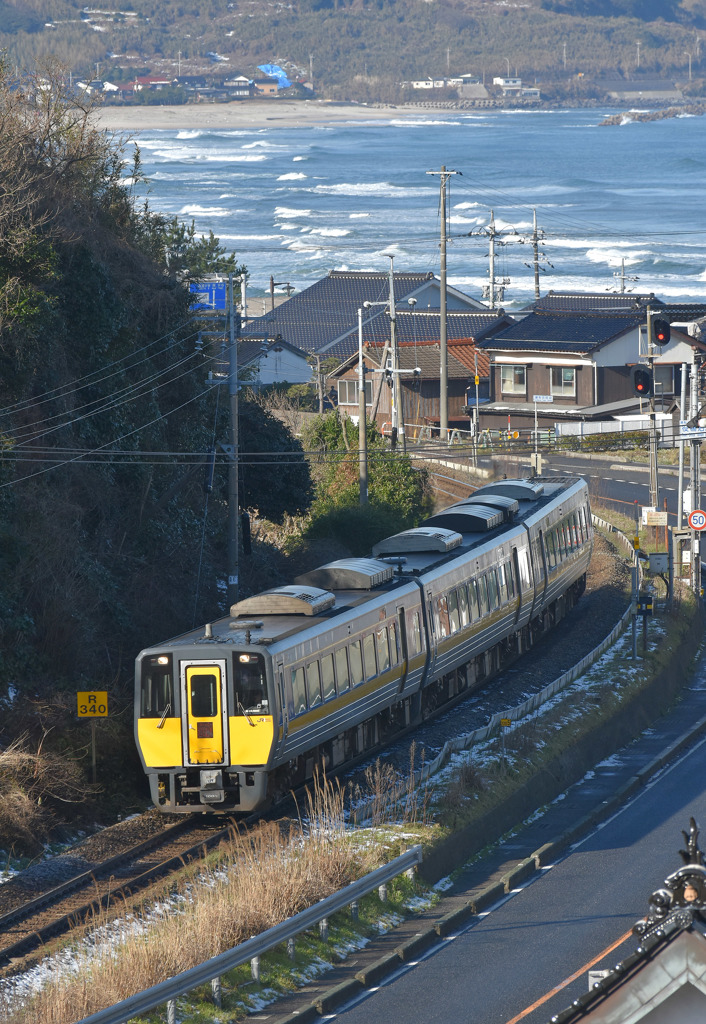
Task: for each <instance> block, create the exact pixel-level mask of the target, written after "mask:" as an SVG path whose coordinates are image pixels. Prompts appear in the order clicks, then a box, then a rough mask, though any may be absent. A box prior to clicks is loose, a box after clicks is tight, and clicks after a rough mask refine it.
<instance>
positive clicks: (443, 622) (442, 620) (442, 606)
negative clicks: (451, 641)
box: [436, 597, 451, 637]
mask: <svg viewBox="0 0 706 1024" xmlns="http://www.w3.org/2000/svg"><path fill="white" fill-rule="evenodd" d="M436 612H437V615H436V618H437V624H438V629H439V636H440V637H445V636H448V635H449V633H450V632H451V629H450V627H449V605H448V601H447V600H446V598H445V597H440V598H439V599H438V600H437V602H436Z"/></svg>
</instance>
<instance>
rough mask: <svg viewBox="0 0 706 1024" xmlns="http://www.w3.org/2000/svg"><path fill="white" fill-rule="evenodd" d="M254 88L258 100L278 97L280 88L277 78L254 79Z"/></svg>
mask: <svg viewBox="0 0 706 1024" xmlns="http://www.w3.org/2000/svg"><path fill="white" fill-rule="evenodd" d="M252 87H253V94H254V95H255V96H257V97H258V98H262V97H270V96H276V95H277V90H278V88H279V86H278V84H277V80H276V79H275V78H253V80H252Z"/></svg>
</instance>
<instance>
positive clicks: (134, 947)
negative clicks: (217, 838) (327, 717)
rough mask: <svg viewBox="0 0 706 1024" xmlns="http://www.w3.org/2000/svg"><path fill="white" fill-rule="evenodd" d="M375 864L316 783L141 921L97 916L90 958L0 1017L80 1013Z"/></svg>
mask: <svg viewBox="0 0 706 1024" xmlns="http://www.w3.org/2000/svg"><path fill="white" fill-rule="evenodd" d="M377 865H378V861H377V859H376V854H375V852H374V851H369V852H367V853H361V851H360V850H357V849H356V848H355V846H354V844H352V843H351V842H350V841H349V837H348V835H347V833H346V830H345V822H344V814H343V792H342V790H341V789H340V787H337V786H332V785H330V784H328V783H327V781H326V780H325V779H321V780H316V781H315V783H314V786H313V789H312V791H311V792H310V794H309V796H308V799H307V806H306V812H305V814H304V815H303V816H302V818H301V819H300V820H299V821H295V822H291V823H289V826H288V827H284V828H283V827H282V825H281V823H280V824H277V823H267V824H262V825H260V826H259V827H257V828H255V829H253V830H250V831H247V832H238V831H235V830H234V831H233V833H232V835H231V839H230V841H229V842H228V843H227V844H225V845H224V846H223V847H222V848H221V849H220V850H219V852H218V855H217V858H216V859H215V860H214V862H213V863H212V865H211V867H210V868H208V869H203V868H202V869H200V871H199V873H198V875H196V876H195V877H194V876H192V877H190V878H189V879H188V880H187V881H186V882H184V883H182V885H181V886H180V889H179V891H178V892H173V891H167V890H165V891H164V893H163V896H162V898H161V900H158V904H157V905H158V906H159V905H162V906H164V905H165V904H168V907H167V909H165V910H163V911H162V913H161V914H160V913H159V911H157V912H155V911H154V909H153V910H152V912H151V915H150V916H151V918H152V921H151V923H150V924H149V926H147V925H145V922H144V921H140V920H138V919H136V918H135V917H131V916H129V915H127V916H126V917H125V918H123V919H121V920H120V921H118V922H116V921H113V922H112V923H110V922H109V921H108V920H107V919H106V918H104V917H103V918H97V919H96V920H95V921H94V927H93V931H92V936H93V937H92V939H91V947H92V950H93V951H95V950H96V948H98V955H97V956H96V954H95V952H93V953H92V955H84V957H83V962H82V963H81V965H80V969H79V970H78V971H76V973H75V974H72V975H71V976H63V977H57V978H56V979H55V980H54V981H53V982H52V984H51V985H47V986H46V987H45V988H44V989H43V990H42V991H40V992H39V993H38V994H37V995H35V996H33V997H32V998H31V999H29V1000H27V1001H26V1003H25V1005H20V1000H19V999H16V1000H15V1001H14V1002H13V1001H12V1000H11V999H9V998H7V997H6V1002H5V1005H4V1006H3V1004H2V1001H1V1000H0V1017H1V1018H2V1019H3V1021H5V1022H6V1024H69V1022H72V1021H76V1020H79V1019H80V1018H82V1017H85V1016H87V1015H89V1014H91V1013H95V1012H96V1011H97V1010H99V1009H102V1008H104V1007H107V1006H111V1005H112V1004H114V1003H117V1002H120V1001H121V1000H123V999H126V998H128V997H129V996H130V995H132V994H134V993H136V992H140V991H142V990H144V989H147V988H150V987H151V986H152V985H156V984H158V983H159V982H160V981H163V980H164V979H165V978H168V977H172V976H173V975H175V974H179V973H180V972H182V971H186V970H188V969H189V968H190V967H194V966H196V965H198V964H200V963H202V962H203V961H205V960H208V959H209V958H210V957H213V956H216V955H217V954H218V953H221V952H223V951H224V950H227V949H230V948H232V947H233V946H236V945H238V944H239V943H241V942H243V941H244V940H246V939H248V938H250V937H251V936H252V935H257V934H260V933H261V932H263V931H266V930H267V929H268V928H271V927H272V926H273V925H275V924H278V923H279V922H281V921H284V920H286V919H287V918H288V917H291V916H292V915H293V914H296V913H298V912H299V911H300V910H303V909H305V908H306V907H309V906H311V905H312V904H314V903H316V902H318V901H319V900H321V899H324V898H325V897H326V896H330V895H331V894H332V893H334V892H336V891H338V890H339V889H340V888H342V887H343V886H345V885H346V884H348V882H350V881H352V880H353V879H354V878H356V877H358V876H359V875H361V874H364V873H365V872H367V871H370V870H372V869H373V868H374V867H376V866H377ZM116 934H117V935H118V937H117V938H116ZM108 935H111V936H112V938H111V939H110V940H109V939H108ZM100 936H103V938H102V939H101V938H100ZM101 941H102V942H103V948H102V949H101V948H100V943H101Z"/></svg>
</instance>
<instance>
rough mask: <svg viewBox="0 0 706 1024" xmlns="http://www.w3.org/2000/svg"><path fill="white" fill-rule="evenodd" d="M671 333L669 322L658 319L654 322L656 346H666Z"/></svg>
mask: <svg viewBox="0 0 706 1024" xmlns="http://www.w3.org/2000/svg"><path fill="white" fill-rule="evenodd" d="M671 333H672V332H671V327H670V326H669V320H660V319H656V320H653V321H652V339H653V341H654V343H655V345H666V344H667V342H668V341H669V337H670V335H671Z"/></svg>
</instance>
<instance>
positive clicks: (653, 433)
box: [647, 306, 698, 509]
mask: <svg viewBox="0 0 706 1024" xmlns="http://www.w3.org/2000/svg"><path fill="white" fill-rule="evenodd" d="M654 361H655V353H654V345H653V343H652V310H651V309H650V307H649V306H648V307H647V362H648V364H649V367H650V376H651V378H652V381H653V384H652V388H651V391H650V505H651V506H652V508H654V509H656V508H657V506H658V502H659V483H658V479H657V424H656V419H655V389H654ZM694 507H695V508H696V507H698V506H694Z"/></svg>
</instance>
